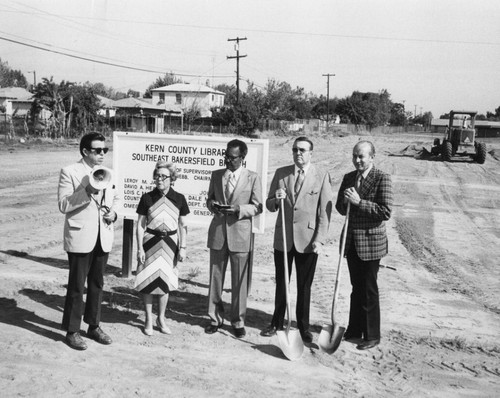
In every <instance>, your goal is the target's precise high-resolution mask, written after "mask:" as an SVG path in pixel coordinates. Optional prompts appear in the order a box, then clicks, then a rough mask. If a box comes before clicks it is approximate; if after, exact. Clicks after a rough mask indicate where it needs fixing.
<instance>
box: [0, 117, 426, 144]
mask: <svg viewBox="0 0 500 398" xmlns="http://www.w3.org/2000/svg"><path fill="white" fill-rule="evenodd" d="M152 119H153V118H152ZM144 123H145V127H146V130H145V131H151V132H156V131H155V130H154V127H153V126H154V123H153V122H152V121H151V120H149V121H148V120H144ZM115 130H120V131H131V132H135V131H142V130H143V129H142V130H138V129H137V125H136V124H135V123H131V118H130V117H128V118H126V117H111V118H109V117H108V118H100V120H99V122H98V123H96V124H89V125H88V126H87V127H86V128H85V129H84V131H81V133H85V132H88V131H98V132H100V133H102V134H104V135H106V136H109V135H111V134H112V132H113V131H115ZM257 130H258V131H261V132H262V131H275V132H276V133H278V134H281V135H289V134H290V135H297V134H304V135H308V134H312V133H320V134H330V133H334V134H338V135H348V134H371V135H378V134H383V135H387V134H401V133H408V132H421V131H423V130H424V128H423V127H421V126H379V127H374V128H372V129H369V128H368V127H367V126H363V125H354V124H336V123H329V124H328V126H327V124H326V122H325V121H324V120H319V119H297V120H294V121H286V120H272V119H265V120H261V121H260V122H259V124H258V127H257ZM163 132H165V133H179V132H182V133H183V134H196V133H214V134H227V133H229V132H231V133H233V132H234V131H233V130H232V129H231V128H230V127H228V126H223V125H221V124H216V123H213V121H212V120H211V119H197V120H194V121H190V122H186V121H184V122H182V121H181V120H180V118H169V117H165V119H164V125H163ZM0 134H1V135H4V136H5V137H6V138H11V139H14V138H21V137H27V136H29V135H32V136H38V135H41V136H48V137H50V135H47V131H45V132H44V131H43V130H37V132H36V133H33V129H32V128H31V121H30V120H29V119H28V120H26V119H25V118H16V117H14V118H11V117H10V116H7V115H6V114H1V113H0ZM52 138H53V137H52Z"/></svg>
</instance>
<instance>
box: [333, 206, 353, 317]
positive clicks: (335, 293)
mask: <svg viewBox="0 0 500 398" xmlns="http://www.w3.org/2000/svg"><path fill="white" fill-rule="evenodd" d="M350 211H351V202H349V203H347V211H346V214H345V221H344V228H343V229H342V243H341V244H340V255H339V262H338V265H337V277H336V278H335V288H334V290H333V303H332V325H334V324H335V322H334V315H335V307H336V304H337V297H338V294H339V289H338V287H339V280H340V270H341V265H342V259H343V258H344V251H345V243H346V240H347V228H348V227H349V213H350Z"/></svg>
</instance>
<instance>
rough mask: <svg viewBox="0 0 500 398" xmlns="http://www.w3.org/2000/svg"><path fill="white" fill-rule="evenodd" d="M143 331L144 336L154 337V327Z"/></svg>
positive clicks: (145, 328)
mask: <svg viewBox="0 0 500 398" xmlns="http://www.w3.org/2000/svg"><path fill="white" fill-rule="evenodd" d="M142 331H143V332H144V334H145V335H146V336H152V335H153V327H152V326H151V327H150V328H147V327H144V329H142Z"/></svg>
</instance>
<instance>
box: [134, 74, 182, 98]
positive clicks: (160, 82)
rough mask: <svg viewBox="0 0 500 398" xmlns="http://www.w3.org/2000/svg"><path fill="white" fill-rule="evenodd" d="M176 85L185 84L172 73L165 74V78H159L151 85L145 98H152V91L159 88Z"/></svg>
mask: <svg viewBox="0 0 500 398" xmlns="http://www.w3.org/2000/svg"><path fill="white" fill-rule="evenodd" d="M176 83H184V82H183V81H182V79H181V78H179V77H177V76H175V74H173V73H172V72H169V73H165V76H163V77H162V76H159V77H158V78H157V79H156V80H155V81H154V82H153V83H151V84H150V85H149V87H148V88H147V89H146V92H145V93H144V98H152V97H153V95H152V94H151V90H152V89H154V88H158V87H165V86H170V85H172V84H176Z"/></svg>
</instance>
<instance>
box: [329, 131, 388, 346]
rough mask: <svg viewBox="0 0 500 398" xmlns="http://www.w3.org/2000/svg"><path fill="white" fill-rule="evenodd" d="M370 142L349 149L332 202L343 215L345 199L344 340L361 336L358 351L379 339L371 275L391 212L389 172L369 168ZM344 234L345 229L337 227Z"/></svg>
mask: <svg viewBox="0 0 500 398" xmlns="http://www.w3.org/2000/svg"><path fill="white" fill-rule="evenodd" d="M374 157H375V147H374V146H373V144H372V143H371V142H370V141H360V142H358V143H357V144H356V145H355V146H354V149H353V152H352V162H353V164H354V167H355V169H356V170H355V171H353V172H350V173H348V174H346V175H345V176H344V178H343V180H342V184H341V185H340V188H339V194H338V197H337V203H336V205H335V207H336V209H337V211H338V212H339V213H340V214H342V215H345V214H346V212H347V204H348V203H350V204H351V208H350V214H349V226H348V230H347V237H346V246H345V253H346V257H347V265H348V267H349V275H350V278H351V285H352V293H351V306H350V311H349V325H348V327H347V330H346V332H345V334H344V339H345V340H351V339H361V338H362V339H363V341H362V342H361V343H360V344H358V346H357V348H358V349H360V350H367V349H370V348H373V347H375V346H376V345H378V344H379V343H380V305H379V294H378V285H377V274H378V270H379V265H380V259H381V258H382V257H383V256H385V255H386V254H387V246H388V244H387V233H386V228H385V221H387V220H389V218H390V217H391V211H392V203H393V192H392V183H391V177H390V175H389V174H387V173H384V172H383V171H381V170H379V169H377V168H375V167H374V164H373V162H374ZM343 233H345V231H343Z"/></svg>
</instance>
